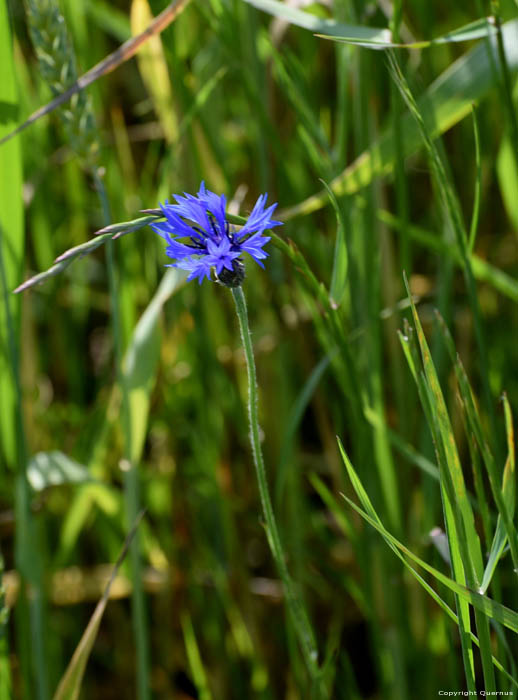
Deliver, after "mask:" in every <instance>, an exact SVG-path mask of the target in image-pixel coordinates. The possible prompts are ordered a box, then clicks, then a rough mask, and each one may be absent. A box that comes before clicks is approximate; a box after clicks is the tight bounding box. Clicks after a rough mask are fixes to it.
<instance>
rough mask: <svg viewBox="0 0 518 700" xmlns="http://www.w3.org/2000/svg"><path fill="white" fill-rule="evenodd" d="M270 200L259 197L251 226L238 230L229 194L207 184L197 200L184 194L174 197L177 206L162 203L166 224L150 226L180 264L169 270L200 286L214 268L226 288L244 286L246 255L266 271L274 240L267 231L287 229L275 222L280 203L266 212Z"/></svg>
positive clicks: (158, 223) (168, 252)
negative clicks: (229, 213) (176, 270)
mask: <svg viewBox="0 0 518 700" xmlns="http://www.w3.org/2000/svg"><path fill="white" fill-rule="evenodd" d="M267 197H268V195H266V194H262V195H260V196H259V197H258V199H257V201H256V203H255V205H254V207H253V209H252V211H251V212H250V216H249V217H248V221H247V222H246V223H245V225H244V226H243V227H242V228H241V229H240V230H238V231H235V230H234V228H233V227H230V224H229V222H228V219H227V214H226V206H227V199H226V197H225V195H224V194H222V195H218V194H216V193H215V192H211V191H210V190H208V189H207V188H206V186H205V182H202V183H201V184H200V188H199V190H198V193H197V194H196V195H191V194H188V193H186V192H184V193H183V195H174V199H175V203H174V204H170V203H169V201H168V200H166V201H165V202H164V203H163V204H160V208H161V210H162V212H163V214H164V217H165V221H163V222H156V223H154V224H152V225H151V227H152V229H153V230H154V231H155V233H157V234H158V235H159V236H160V237H161V238H163V239H164V240H165V241H166V243H167V247H166V254H167V256H168V257H170V258H173V259H174V261H175V262H173V263H172V264H171V265H169V267H177V268H179V269H182V270H186V271H187V272H189V276H188V278H187V279H188V280H192V279H197V280H198V282H199V283H200V284H201V282H202V281H203V280H204V279H209V280H210V279H211V271H212V269H214V270H215V273H216V279H217V281H219V282H221V283H222V284H225V285H227V286H238V285H240V284H241V282H242V281H243V278H244V267H243V261H242V259H241V256H242V255H243V253H247V254H248V255H250V257H252V258H253V259H254V260H255V262H257V264H258V265H260V266H261V267H264V265H263V264H262V262H261V260H264V259H265V258H267V257H268V253H266V252H265V251H264V250H263V247H264V245H265V244H266V243H268V241H270V240H271V239H270V236H264V235H263V232H264V231H266V230H268V229H271V228H273V227H274V226H280V225H281V224H282V222H281V221H275V220H274V219H272V218H271V217H272V214H273V212H274V211H275V208H276V206H277V204H272V205H270V206H269V207H267V208H266V200H267ZM223 273H224V274H223ZM220 275H221V277H220Z"/></svg>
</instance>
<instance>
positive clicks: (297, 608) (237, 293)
mask: <svg viewBox="0 0 518 700" xmlns="http://www.w3.org/2000/svg"><path fill="white" fill-rule="evenodd" d="M232 296H233V297H234V302H235V305H236V311H237V317H238V320H239V328H240V331H241V340H242V341H243V349H244V351H245V358H246V367H247V373H248V392H249V394H248V418H249V422H250V442H251V446H252V455H253V460H254V466H255V472H256V476H257V483H258V486H259V495H260V498H261V505H262V508H263V515H264V519H265V521H266V536H267V539H268V544H269V546H270V550H271V552H272V555H273V558H274V560H275V564H276V566H277V569H278V571H279V576H280V577H281V580H282V583H283V587H284V593H285V596H286V604H287V606H288V610H289V612H290V615H291V618H292V622H293V626H294V628H295V632H296V635H297V639H298V641H299V644H300V647H301V650H302V654H303V657H304V661H305V663H306V667H307V669H308V672H309V675H310V677H311V680H312V683H313V686H314V688H315V689H316V696H315V697H318V698H324V697H326V695H325V692H324V688H323V685H322V682H321V679H320V678H319V668H318V651H317V647H316V642H315V637H314V635H313V630H312V629H311V626H310V623H309V619H308V616H307V613H306V610H305V608H304V604H303V602H302V600H301V598H300V597H299V596H298V595H297V593H296V591H295V588H294V585H293V581H292V579H291V576H290V574H289V572H288V567H287V565H286V558H285V555H284V550H283V547H282V543H281V539H280V537H279V530H278V527H277V521H276V520H275V515H274V512H273V507H272V502H271V499H270V492H269V490H268V481H267V477H266V469H265V466H264V460H263V454H262V450H261V441H260V437H259V415H258V391H257V375H256V369H255V360H254V351H253V347H252V338H251V335H250V327H249V324H248V312H247V307H246V300H245V295H244V294H243V290H242V288H241V287H236V288H233V289H232Z"/></svg>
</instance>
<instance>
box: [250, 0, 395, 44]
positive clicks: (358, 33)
mask: <svg viewBox="0 0 518 700" xmlns="http://www.w3.org/2000/svg"><path fill="white" fill-rule="evenodd" d="M245 1H246V2H248V3H249V4H250V5H253V6H254V7H257V9H259V10H262V11H263V12H267V13H268V14H271V15H273V16H274V17H278V18H279V19H282V20H285V21H286V22H288V23H289V24H294V25H295V26H297V27H303V28H304V29H309V30H310V31H311V32H314V33H320V34H326V35H329V36H333V35H334V36H347V38H348V40H349V41H350V43H354V44H357V45H360V46H370V45H373V44H374V45H375V44H376V43H377V42H379V43H380V45H383V44H384V43H386V42H387V41H390V31H389V30H388V29H377V28H374V27H364V26H358V25H351V24H343V23H342V22H337V21H335V20H333V19H322V18H320V17H317V16H316V15H313V14H311V13H309V12H304V11H302V10H297V9H296V8H295V7H290V6H289V5H286V4H284V3H282V2H278V1H277V0H245Z"/></svg>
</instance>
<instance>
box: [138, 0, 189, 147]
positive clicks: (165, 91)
mask: <svg viewBox="0 0 518 700" xmlns="http://www.w3.org/2000/svg"><path fill="white" fill-rule="evenodd" d="M130 17H131V29H132V33H133V35H134V36H140V35H141V34H142V32H145V31H146V30H147V28H148V27H149V26H152V24H153V19H154V18H153V14H152V12H151V8H150V6H149V2H148V0H132V3H131V11H130ZM137 63H138V66H139V70H140V74H141V76H142V79H143V81H144V84H145V85H146V88H147V90H148V93H149V95H150V96H151V99H152V101H153V105H154V108H155V111H156V113H157V115H158V118H159V120H160V124H161V125H162V129H163V131H164V135H165V138H166V141H167V142H168V143H169V144H173V143H175V142H176V140H177V138H178V117H177V114H176V110H175V106H174V101H173V89H172V86H171V80H170V77H169V70H168V66H167V62H166V58H165V53H164V48H163V46H162V39H161V37H160V34H159V33H156V34H154V35H153V36H152V37H150V38H149V39H148V40H147V41H146V43H145V44H144V45H143V46H142V48H141V50H140V51H139V52H138V54H137Z"/></svg>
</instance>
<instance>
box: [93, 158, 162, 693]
mask: <svg viewBox="0 0 518 700" xmlns="http://www.w3.org/2000/svg"><path fill="white" fill-rule="evenodd" d="M93 178H94V182H95V187H96V190H97V194H98V196H99V200H100V202H101V206H102V211H103V219H104V225H105V226H109V225H110V223H111V216H110V206H109V202H108V197H107V194H106V189H105V187H104V183H103V181H102V179H101V177H100V176H99V174H98V172H97V171H96V170H94V171H93ZM113 247H114V242H113V241H108V243H107V246H106V261H107V270H108V283H109V289H110V306H111V312H112V326H113V342H114V350H115V365H116V372H117V381H118V383H119V386H120V388H121V394H122V406H121V413H122V433H123V440H124V464H125V469H124V501H125V505H126V518H127V521H128V523H129V525H130V526H131V524H132V523H134V522H135V520H136V519H137V517H138V514H139V512H140V490H139V482H138V472H137V465H136V464H134V463H133V460H132V444H131V417H130V405H129V393H128V386H127V382H126V377H125V375H124V372H123V368H122V362H123V347H122V331H121V324H120V311H119V294H118V285H117V278H116V271H115V259H114V252H113ZM130 562H131V571H132V584H133V588H132V594H131V601H132V622H133V633H134V639H135V647H136V657H137V668H136V673H137V697H138V698H139V700H149V699H150V697H151V695H150V690H149V669H150V662H149V633H148V627H147V620H146V611H145V601H144V588H143V583H142V564H141V561H140V538H139V533H138V531H137V532H135V537H134V538H133V540H132V542H131V545H130Z"/></svg>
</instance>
